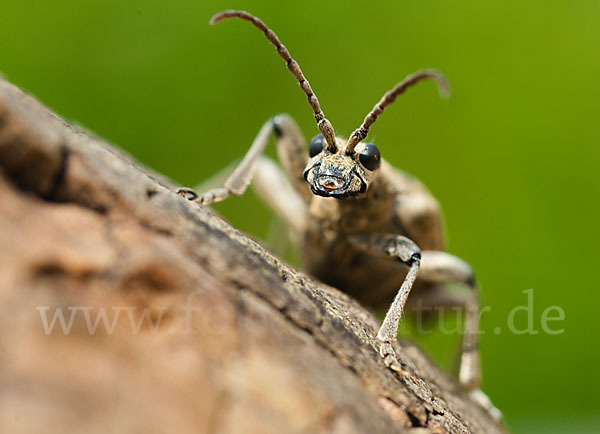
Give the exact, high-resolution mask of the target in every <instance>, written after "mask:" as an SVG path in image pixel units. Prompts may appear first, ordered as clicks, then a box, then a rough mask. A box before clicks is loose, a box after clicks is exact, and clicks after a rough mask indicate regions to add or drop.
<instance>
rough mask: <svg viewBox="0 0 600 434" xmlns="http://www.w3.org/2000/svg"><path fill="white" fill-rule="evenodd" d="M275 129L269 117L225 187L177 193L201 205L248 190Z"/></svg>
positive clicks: (182, 190)
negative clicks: (203, 191)
mask: <svg viewBox="0 0 600 434" xmlns="http://www.w3.org/2000/svg"><path fill="white" fill-rule="evenodd" d="M273 129H274V123H273V120H272V119H269V120H268V121H267V122H266V123H265V124H264V125H263V126H262V128H261V129H260V131H259V132H258V135H257V136H256V138H255V139H254V142H252V146H250V149H249V150H248V152H247V153H246V155H245V156H244V158H243V159H242V161H241V162H240V164H239V165H238V166H237V167H236V168H235V170H234V171H233V173H232V174H231V175H230V176H229V177H228V178H227V180H226V181H225V185H224V186H223V187H218V188H213V189H211V190H208V191H207V192H205V193H201V194H200V195H197V194H196V193H194V192H193V191H192V190H190V189H188V188H182V189H180V190H178V191H177V194H179V195H182V196H183V197H185V198H187V199H189V200H192V201H194V202H196V203H198V204H199V205H210V204H211V203H213V202H221V201H223V200H225V199H227V198H228V197H229V196H230V195H231V194H237V195H241V194H243V193H244V192H245V191H246V188H248V184H250V181H252V175H253V174H254V169H255V167H256V162H257V161H258V159H259V158H260V156H261V155H262V153H263V152H264V150H265V147H266V146H267V143H268V142H269V137H270V136H271V133H272V132H273Z"/></svg>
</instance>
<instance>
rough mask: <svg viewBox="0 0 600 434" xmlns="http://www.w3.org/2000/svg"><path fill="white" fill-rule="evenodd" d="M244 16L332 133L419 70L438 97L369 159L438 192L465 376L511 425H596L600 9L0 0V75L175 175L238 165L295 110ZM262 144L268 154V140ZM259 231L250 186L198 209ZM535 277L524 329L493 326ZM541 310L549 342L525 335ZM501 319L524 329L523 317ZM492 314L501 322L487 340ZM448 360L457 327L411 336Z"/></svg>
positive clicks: (308, 121)
mask: <svg viewBox="0 0 600 434" xmlns="http://www.w3.org/2000/svg"><path fill="white" fill-rule="evenodd" d="M226 8H240V9H247V10H249V11H251V12H253V13H255V14H257V15H258V16H260V17H261V18H263V19H264V20H265V21H266V22H267V23H268V24H269V25H270V26H271V27H272V28H273V29H274V30H275V31H276V32H277V33H278V34H279V36H280V38H281V39H282V40H283V42H284V43H285V44H286V45H287V46H288V48H289V49H290V51H291V53H292V55H293V56H294V57H295V58H296V59H297V60H298V62H299V63H300V65H301V66H302V69H303V71H304V72H305V74H306V75H307V77H308V79H309V80H310V82H311V84H312V86H313V89H314V90H315V92H316V94H317V95H318V97H319V99H320V101H321V104H322V107H323V109H324V111H325V113H326V115H327V117H328V118H329V119H330V120H331V121H332V122H333V124H334V126H335V128H336V131H338V132H339V133H340V134H344V135H346V134H348V133H349V132H351V131H352V130H353V129H354V128H356V127H357V126H358V125H359V123H360V121H361V120H362V119H363V117H364V115H365V114H366V113H367V111H368V110H369V109H370V108H371V107H372V105H373V104H374V103H375V102H376V101H377V100H378V99H379V98H380V97H381V95H382V94H383V92H384V91H386V90H387V89H388V88H390V87H391V86H392V85H393V84H394V83H396V82H397V81H399V80H400V79H401V78H403V77H404V76H405V75H406V74H408V73H411V72H413V71H415V70H417V69H420V68H423V67H435V68H438V69H440V70H441V71H443V72H444V73H445V74H446V75H447V77H448V78H449V80H450V82H451V84H452V88H453V95H452V98H451V99H450V100H448V101H441V100H440V99H439V98H438V96H437V93H436V92H435V91H434V86H433V85H432V84H431V83H426V84H422V85H420V86H418V87H417V88H414V89H411V90H410V91H409V92H408V93H407V94H406V95H404V96H402V97H401V98H400V99H399V100H398V102H397V103H396V104H395V105H394V106H393V107H390V108H389V109H388V111H386V113H385V114H384V115H383V116H382V117H381V119H380V120H379V122H378V123H377V124H376V125H375V126H374V128H373V131H372V135H371V138H373V137H376V139H377V143H378V145H379V147H380V149H381V151H382V153H383V156H384V158H386V159H387V160H388V161H390V162H391V163H392V164H394V165H396V166H398V167H401V168H403V169H405V170H407V171H409V172H411V173H413V174H415V175H417V176H418V177H419V178H420V179H422V180H423V181H424V182H425V183H426V184H427V185H428V187H429V188H430V189H431V191H432V192H433V193H434V194H435V195H436V197H437V198H438V199H439V200H440V202H441V203H442V206H443V209H444V212H445V217H446V226H447V228H448V234H449V235H448V242H449V250H450V251H451V252H453V253H455V254H457V255H459V256H461V257H463V258H465V259H466V260H468V261H469V262H470V263H471V264H473V266H474V268H475V270H476V271H477V274H478V276H479V279H480V281H481V285H482V288H483V296H482V303H483V304H484V305H487V306H490V307H491V311H490V312H487V313H486V314H485V315H484V316H483V324H482V326H483V330H484V332H485V334H484V335H483V336H482V342H481V349H482V357H483V367H484V389H485V391H486V392H487V393H488V394H489V395H490V396H491V397H492V398H493V400H494V402H495V403H496V404H497V405H498V407H500V408H501V409H502V410H503V411H504V413H505V415H506V419H507V421H508V425H509V426H510V427H511V428H512V429H513V430H515V431H516V432H600V415H599V404H600V402H599V398H598V396H599V395H598V394H599V391H598V389H599V388H600V375H599V374H598V361H599V360H598V359H599V358H598V352H599V350H598V343H599V339H598V333H597V329H596V321H595V320H596V318H597V317H598V314H597V312H596V304H598V302H599V301H600V292H599V289H600V288H599V287H598V278H597V275H596V274H595V272H594V271H593V270H594V268H596V267H597V265H596V262H597V259H598V245H597V243H598V241H599V237H598V232H599V231H598V197H599V193H600V181H599V179H598V170H599V169H600V147H599V146H598V144H599V142H600V128H599V122H598V112H599V110H598V107H599V102H600V99H599V97H600V81H599V78H600V48H599V47H600V2H598V1H597V0H587V1H569V2H567V1H547V0H546V1H541V0H530V1H525V2H523V1H516V0H503V1H497V0H494V1H476V0H465V1H458V2H447V1H429V2H407V1H398V0H396V1H389V0H385V1H376V2H375V1H372V2H360V3H352V2H332V1H328V2H323V1H320V2H317V1H312V0H311V1H304V2H282V1H277V2H275V1H256V0H254V1H239V0H227V1H171V2H167V1H162V2H159V1H150V0H145V1H141V0H138V1H124V0H103V1H92V0H87V1H81V0H71V1H66V0H57V1H53V2H50V1H45V2H42V1H28V0H19V1H10V2H9V1H5V2H3V4H2V12H1V13H0V71H2V73H3V74H4V75H5V77H6V78H7V79H9V80H10V81H12V82H14V83H15V84H17V85H19V86H21V87H22V88H24V89H25V90H27V91H28V92H30V93H32V94H34V95H35V96H37V97H38V98H39V99H40V100H41V101H43V102H44V103H45V104H47V105H48V106H50V107H51V108H52V109H54V110H55V111H57V112H58V113H59V114H61V115H63V116H64V117H66V118H67V119H70V120H72V121H74V122H77V123H79V124H81V125H83V126H84V127H86V128H89V129H91V130H93V131H94V132H96V133H97V134H99V135H100V136H102V137H104V138H106V139H108V140H110V141H111V142H113V143H116V144H118V145H119V146H121V147H123V148H124V149H125V150H127V151H128V152H129V153H131V154H133V155H134V156H135V157H136V158H137V159H139V160H140V161H142V162H143V163H144V164H146V165H148V166H150V167H152V168H154V169H155V170H157V171H159V172H162V173H164V174H166V175H167V176H169V177H171V178H172V179H174V180H175V181H176V182H178V183H181V184H182V185H195V184H196V183H198V182H200V181H202V180H203V179H206V178H207V177H209V176H210V175H212V174H214V173H215V172H217V171H218V170H219V169H220V168H222V167H224V166H225V165H227V164H229V163H230V162H231V161H233V160H235V159H236V158H239V157H240V156H241V155H242V154H243V153H244V152H245V150H246V149H247V148H248V146H249V144H250V143H251V140H252V139H253V138H254V136H255V134H256V132H257V131H258V129H259V127H260V126H261V125H262V123H263V122H264V121H265V120H266V119H267V118H268V117H270V116H272V115H274V114H276V113H279V112H288V113H290V114H291V115H292V116H293V117H294V118H296V120H297V121H298V123H299V124H300V126H301V128H302V129H303V131H304V133H305V135H306V136H308V137H309V138H310V137H312V136H313V135H314V134H316V132H317V130H316V127H315V124H314V121H313V118H312V114H311V111H310V108H309V107H308V105H307V104H306V101H305V98H304V96H303V95H302V93H301V92H300V90H299V89H298V86H297V84H296V83H295V82H294V80H293V78H292V77H291V76H290V74H289V73H288V72H287V71H286V69H285V67H284V65H283V62H282V61H281V59H280V58H279V57H278V56H277V55H276V53H275V51H274V49H273V48H272V47H271V46H270V45H269V44H268V43H267V42H266V41H265V40H264V37H263V36H262V35H261V34H259V33H258V32H257V31H256V29H254V28H252V26H250V25H249V24H248V23H242V22H234V21H228V22H224V23H221V24H219V25H218V26H215V27H210V26H208V20H209V18H210V17H211V15H212V14H213V13H215V12H217V11H219V10H222V9H226ZM270 153H271V154H272V153H273V152H272V150H271V151H270ZM217 210H218V211H219V212H221V213H222V214H223V215H224V216H225V217H226V218H227V219H228V220H229V221H231V222H232V223H233V224H234V225H235V226H236V227H238V228H240V229H242V230H244V231H247V232H249V233H251V234H253V235H254V236H256V237H259V238H264V237H265V236H266V234H267V233H268V232H269V230H270V229H269V228H270V226H271V223H270V222H271V220H272V218H271V214H270V213H269V211H268V210H267V209H265V207H263V206H262V205H261V204H260V202H258V200H257V199H256V198H255V197H254V195H253V193H249V194H248V195H246V196H244V197H242V198H232V199H231V200H229V201H228V202H226V203H224V204H221V205H219V206H218V207H217ZM527 289H533V290H534V298H533V301H534V305H533V318H534V326H535V328H536V329H537V330H539V331H540V332H539V333H538V334H535V335H529V334H524V335H516V334H513V333H510V332H509V331H508V330H507V327H506V326H507V318H508V316H509V312H510V311H511V310H512V309H513V308H514V307H515V306H519V305H525V304H526V303H527V296H526V295H525V294H524V293H523V291H524V290H527ZM549 306H559V307H560V308H562V309H563V310H564V312H565V320H564V321H562V322H555V323H551V324H552V328H555V329H560V328H564V329H565V331H564V333H562V334H558V335H549V334H547V333H544V332H543V331H541V329H540V319H541V316H542V313H543V311H544V310H545V309H546V308H547V307H549ZM516 318H517V325H518V326H519V327H521V328H524V327H525V326H526V322H527V321H526V316H525V314H524V313H523V312H521V313H520V314H517V316H516ZM496 327H499V328H500V329H501V332H500V333H498V334H496V333H494V328H496ZM418 339H419V341H420V342H421V343H422V345H423V346H424V347H426V348H427V350H428V351H429V353H430V354H432V356H433V357H434V358H437V359H439V360H440V361H441V362H442V363H443V364H444V365H445V366H447V365H448V364H449V360H450V359H451V357H449V356H448V354H447V353H448V352H452V351H453V350H452V347H453V346H454V345H455V344H456V339H453V338H448V337H443V339H441V338H440V336H436V335H433V336H431V335H427V336H420V337H418Z"/></svg>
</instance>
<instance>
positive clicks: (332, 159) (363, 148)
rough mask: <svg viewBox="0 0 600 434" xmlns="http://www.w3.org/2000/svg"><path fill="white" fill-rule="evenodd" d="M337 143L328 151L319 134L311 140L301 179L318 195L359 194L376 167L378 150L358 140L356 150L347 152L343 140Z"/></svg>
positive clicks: (340, 197)
mask: <svg viewBox="0 0 600 434" xmlns="http://www.w3.org/2000/svg"><path fill="white" fill-rule="evenodd" d="M336 142H337V150H336V152H331V151H330V150H329V149H328V148H327V146H324V138H323V135H322V134H319V135H317V136H315V137H314V138H313V139H312V140H311V141H310V144H309V145H308V150H309V154H310V157H311V159H310V161H309V162H308V166H306V169H305V170H304V179H306V182H308V184H309V185H310V189H311V190H312V192H313V193H314V194H316V195H317V196H323V197H334V198H336V199H343V198H346V197H353V196H360V195H362V194H364V193H365V192H366V191H367V189H368V188H369V184H370V183H371V180H372V179H373V177H374V176H375V173H376V172H377V170H378V169H379V165H380V161H381V157H380V155H379V151H378V150H377V148H376V147H375V145H372V144H365V143H360V144H358V145H357V146H356V148H355V152H353V153H352V154H351V155H347V154H346V153H345V151H344V148H345V141H344V140H342V139H339V138H338V139H337V140H336Z"/></svg>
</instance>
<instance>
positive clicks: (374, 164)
mask: <svg viewBox="0 0 600 434" xmlns="http://www.w3.org/2000/svg"><path fill="white" fill-rule="evenodd" d="M358 161H360V164H362V165H363V166H364V167H365V169H368V170H377V169H378V168H379V165H380V164H381V155H380V154H379V149H377V146H375V145H373V144H372V143H366V144H365V146H364V148H363V150H362V151H360V154H358Z"/></svg>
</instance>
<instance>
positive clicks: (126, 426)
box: [0, 81, 500, 433]
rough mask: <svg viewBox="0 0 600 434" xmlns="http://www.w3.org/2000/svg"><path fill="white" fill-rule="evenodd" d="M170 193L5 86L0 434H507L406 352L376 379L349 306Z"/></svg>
mask: <svg viewBox="0 0 600 434" xmlns="http://www.w3.org/2000/svg"><path fill="white" fill-rule="evenodd" d="M173 189H174V188H173V185H172V183H171V182H170V181H169V180H167V179H165V178H164V177H161V176H159V175H156V174H154V173H152V172H151V171H149V170H148V169H145V168H143V167H142V166H140V165H139V164H138V163H136V162H135V161H133V160H132V159H131V158H130V157H129V156H127V155H125V154H124V153H123V152H121V151H119V150H116V149H115V148H113V147H111V146H110V145H108V144H106V143H104V142H102V141H100V140H97V139H95V138H93V137H91V136H90V135H88V134H87V133H85V132H83V131H81V130H79V129H78V128H76V127H74V126H72V125H69V124H68V123H66V122H65V121H64V120H62V119H60V118H59V117H58V116H56V115H54V114H53V113H51V112H50V111H48V110H47V109H46V108H45V107H43V106H42V105H41V104H39V103H38V102H37V101H35V100H34V99H33V98H31V97H29V96H27V95H25V94H24V93H22V92H21V91H20V90H18V89H17V88H15V87H14V86H12V85H11V84H9V83H7V82H5V81H0V311H1V315H0V336H1V340H0V342H2V346H1V347H0V360H1V363H0V366H1V370H0V381H1V382H2V388H1V389H0V432H3V433H17V432H18V433H29V432H31V433H38V432H62V433H74V432H86V433H95V432H98V433H104V432H119V433H126V432H147V433H153V432H156V433H158V432H169V433H174V432H177V433H186V432H194V433H198V432H200V433H204V432H206V433H208V432H211V433H212V432H219V433H220V432H223V433H228V432H236V433H238V432H240V433H241V432H248V433H253V432H256V433H269V432H274V433H282V432H338V433H367V432H368V433H374V432H385V433H391V432H405V431H408V430H412V431H411V432H417V431H416V430H415V429H416V428H418V429H421V430H424V432H426V430H430V431H431V432H453V433H454V432H486V433H493V432H499V431H500V428H498V427H497V425H496V424H495V423H494V422H493V421H492V420H491V418H490V417H489V416H488V415H487V413H486V412H485V411H484V410H483V409H481V408H480V407H479V406H478V405H476V404H475V403H474V402H472V401H471V400H470V399H469V398H468V396H467V395H466V394H465V393H464V391H463V390H462V389H461V388H460V387H459V386H458V385H457V384H456V383H455V382H454V381H453V380H451V379H450V378H449V377H448V376H446V375H445V374H443V373H441V372H440V371H439V370H438V369H437V368H436V367H435V366H434V365H433V364H432V362H431V361H430V360H428V359H427V358H426V357H425V356H424V355H423V354H422V353H421V352H420V350H418V349H417V348H416V347H415V346H414V345H413V344H411V343H409V342H403V343H402V347H401V348H397V351H398V354H399V356H400V357H401V359H403V360H404V361H406V362H407V364H408V366H409V367H410V368H411V369H412V370H413V371H414V372H415V375H411V376H401V375H398V374H395V373H393V372H392V371H390V370H389V369H387V368H386V367H385V366H384V364H383V361H382V360H381V359H380V357H379V355H378V354H377V346H376V342H375V340H374V336H375V333H376V330H377V328H378V321H377V319H376V318H375V317H374V316H373V315H372V314H371V313H370V312H369V311H367V310H365V309H364V308H363V307H361V306H360V305H359V304H358V303H357V302H356V301H354V300H353V299H351V298H350V297H348V296H347V295H345V294H343V293H341V292H340V291H338V290H336V289H334V288H330V287H328V286H325V285H323V284H321V283H319V282H317V281H315V280H313V279H312V278H310V277H309V276H306V275H304V274H303V273H301V272H299V271H297V270H295V269H293V268H291V267H290V266H288V265H286V264H285V263H283V262H282V261H281V260H280V259H278V258H276V257H275V256H273V255H272V254H271V253H269V251H268V250H266V249H265V248H264V247H262V246H261V245H260V244H258V243H257V242H255V241H253V240H252V239H250V238H249V237H248V236H246V235H244V234H242V233H240V232H238V231H237V230H235V229H234V228H233V227H231V226H230V225H229V224H227V223H226V222H224V221H223V220H222V219H221V218H220V217H219V216H217V215H216V214H215V213H214V212H212V211H211V210H210V209H207V208H200V207H198V206H196V205H194V204H192V203H190V202H188V201H186V200H185V199H183V198H181V197H179V196H177V195H175V194H174V193H173ZM57 313H63V314H64V318H65V324H64V326H65V328H64V330H63V324H61V323H60V321H59V320H58V319H57V320H56V321H55V323H54V325H53V327H52V319H53V318H55V315H56V314H57ZM103 313H104V314H106V319H107V320H108V321H107V322H106V323H105V322H103V317H102V314H103ZM57 318H58V317H57ZM44 320H46V322H44ZM71 320H72V323H71V324H69V321H71ZM96 320H98V321H99V322H98V323H97V324H96ZM113 320H114V323H113ZM69 325H70V328H69ZM94 326H96V327H94ZM112 327H114V329H111V328H112ZM94 328H95V330H94ZM50 329H52V330H50ZM67 329H68V331H67Z"/></svg>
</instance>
